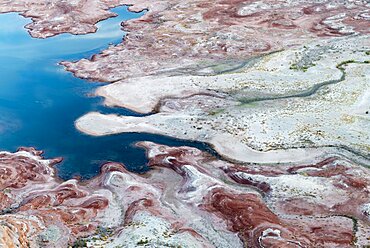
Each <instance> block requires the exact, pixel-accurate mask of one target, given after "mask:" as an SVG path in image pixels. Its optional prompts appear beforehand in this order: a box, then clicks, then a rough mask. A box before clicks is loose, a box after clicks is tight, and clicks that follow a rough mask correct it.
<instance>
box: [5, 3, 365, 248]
mask: <svg viewBox="0 0 370 248" xmlns="http://www.w3.org/2000/svg"><path fill="white" fill-rule="evenodd" d="M122 4H130V5H132V6H131V7H130V10H132V11H142V10H144V9H147V10H148V12H147V13H146V14H145V15H143V16H142V17H141V18H139V19H136V20H130V21H127V22H125V23H123V28H124V29H125V31H127V32H128V35H127V36H126V37H125V39H124V40H123V42H122V44H119V45H117V46H110V47H109V48H108V49H107V50H105V51H103V52H102V53H101V54H97V55H95V56H93V57H92V58H91V59H83V60H80V61H76V62H67V61H66V62H63V65H64V66H65V67H66V69H67V70H69V71H71V72H73V73H74V74H75V75H76V76H78V77H81V78H86V79H90V80H93V81H103V82H111V84H109V85H107V86H104V87H100V88H99V89H98V90H97V92H96V94H97V95H99V96H103V97H105V103H106V104H107V105H110V106H119V107H126V108H129V109H132V110H135V111H137V112H140V113H146V114H149V115H147V116H144V117H132V116H117V115H104V114H102V113H95V112H94V113H89V114H87V115H85V116H83V117H81V118H80V119H78V120H77V121H76V127H77V128H78V129H79V130H81V131H83V132H85V133H88V134H91V135H108V134H113V133H121V132H146V133H157V134H163V135H168V136H172V137H176V138H183V139H191V140H197V141H204V142H207V143H210V144H211V145H213V147H214V148H215V149H216V151H218V152H219V154H220V155H221V156H222V157H223V158H227V159H228V160H229V161H234V162H226V161H224V160H220V159H216V158H214V157H211V156H210V155H209V154H206V153H204V152H201V151H199V150H197V149H194V148H189V147H180V148H173V147H172V148H171V147H166V146H161V145H157V144H154V143H148V142H142V143H140V144H139V146H141V147H144V148H145V149H146V150H147V155H148V158H149V166H150V167H151V168H152V170H150V171H149V172H147V173H146V174H144V175H137V174H134V173H131V172H129V171H127V170H126V169H125V168H124V166H123V165H120V164H117V163H108V164H105V165H103V166H102V169H101V173H100V174H99V175H97V176H96V177H95V178H93V179H90V180H88V181H85V182H81V181H79V180H77V179H71V180H68V181H66V182H63V181H62V180H60V179H59V178H57V177H56V175H55V170H54V169H53V165H54V164H55V163H57V162H59V161H60V159H53V160H46V159H44V158H42V157H41V154H40V152H38V151H35V150H33V149H27V148H23V149H20V151H18V152H16V153H8V152H1V153H0V172H1V173H0V190H1V192H0V210H1V215H0V247H68V246H69V245H71V246H75V247H85V246H87V247H138V246H149V247H166V246H172V247H222V248H224V247H233V248H234V247H328V248H331V247H356V246H357V247H362V246H365V247H366V246H369V245H370V243H369V240H370V228H369V221H370V217H369V216H370V197H369V182H370V173H369V169H368V167H367V166H368V165H369V151H370V143H369V141H370V137H369V135H370V133H369V130H370V126H369V123H370V122H369V118H370V117H369V111H370V102H369V101H370V93H369V88H370V87H369V86H370V85H369V82H370V80H369V75H370V73H369V57H370V56H369V53H370V43H369V41H370V39H369V31H370V30H369V7H370V6H369V3H368V2H367V1H351V0H344V1H329V0H322V1H320V0H319V1H310V0H302V1H288V0H286V1H283V0H282V1H277V0H270V1H268V0H266V1H254V0H253V1H218V0H217V1H209V0H189V1H180V0H173V1H170V2H169V1H147V0H140V1H133V0H117V1H115V0H113V1H106V0H85V1H78V0H76V1H58V0H51V1H32V0H19V1H18V0H17V1H7V0H0V12H4V13H5V12H11V11H15V12H19V13H21V14H22V15H24V16H26V17H32V20H33V22H32V23H30V24H29V25H27V26H26V28H28V29H29V31H30V34H31V35H32V36H33V37H38V38H47V37H50V36H54V35H57V34H60V33H65V32H68V33H72V34H84V33H88V32H94V31H95V30H96V27H95V23H96V22H98V21H99V20H102V19H105V18H109V17H111V16H113V15H114V14H113V13H111V12H109V8H111V7H115V6H118V5H122ZM0 131H1V130H0ZM251 162H253V163H251Z"/></svg>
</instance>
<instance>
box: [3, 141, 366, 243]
mask: <svg viewBox="0 0 370 248" xmlns="http://www.w3.org/2000/svg"><path fill="white" fill-rule="evenodd" d="M139 145H140V146H142V147H144V148H145V149H147V154H148V158H149V166H151V167H152V170H151V171H150V172H148V173H147V174H146V175H144V176H140V175H136V174H133V173H130V172H128V171H127V170H126V169H125V168H124V167H123V166H122V165H120V164H117V163H107V164H105V165H104V166H102V169H101V173H100V174H99V175H98V176H96V177H95V178H92V179H90V180H88V181H85V182H83V183H81V182H79V181H78V180H76V179H71V180H68V181H66V182H62V181H61V180H60V179H58V178H56V177H55V175H54V173H55V172H54V169H53V168H52V167H51V165H52V164H54V163H56V162H58V161H60V159H54V160H44V159H43V158H42V157H41V156H40V154H41V153H40V152H37V151H35V150H34V149H22V150H21V151H19V152H17V153H6V152H1V153H0V171H3V172H4V173H3V174H2V177H1V184H0V186H1V192H0V199H1V200H2V201H1V205H0V207H1V208H0V210H1V215H0V244H1V245H3V246H6V247H12V246H13V247H28V246H35V247H39V246H47V247H50V246H53V245H56V246H58V247H66V246H67V245H68V244H70V245H71V244H73V243H74V242H75V241H77V240H83V241H84V242H90V243H89V244H90V245H91V246H94V245H98V244H101V243H99V242H103V243H104V244H111V245H120V244H123V243H127V244H128V246H135V245H137V244H138V243H140V244H141V243H148V244H151V245H153V246H156V245H157V246H158V245H160V244H163V242H165V243H168V244H172V245H183V246H196V247H239V246H242V244H241V243H240V241H239V240H238V239H236V237H235V236H232V233H235V234H238V237H239V238H240V240H241V241H242V242H243V243H244V245H248V247H352V246H353V244H354V242H355V240H356V235H362V236H363V235H367V233H368V232H369V229H368V228H366V227H367V226H368V224H369V217H368V216H369V214H368V212H369V211H368V207H367V206H368V203H369V199H370V198H369V192H368V188H369V186H368V182H369V171H368V169H365V168H362V167H360V166H357V165H355V164H353V163H351V162H349V161H346V160H343V159H341V158H330V159H326V160H324V161H322V162H320V163H315V164H312V165H299V166H294V165H274V166H268V165H249V166H241V165H236V164H232V163H228V162H225V161H221V160H217V159H215V158H214V157H212V156H210V155H209V154H207V153H205V152H202V151H200V150H198V149H195V148H190V147H172V148H171V147H167V146H162V145H156V144H154V143H149V142H143V143H140V144H139ZM15 181H17V183H14V182H15ZM312 189H313V190H312ZM352 219H355V220H357V221H358V223H359V225H358V227H357V229H356V228H355V226H354V225H355V224H354V222H353V220H352ZM101 228H103V230H108V229H107V228H109V230H110V231H109V232H108V233H107V231H105V234H104V233H103V234H102V233H101V232H102V231H99V230H102V229H101ZM104 228H105V229H104ZM140 235H141V236H140ZM92 237H94V238H92ZM216 237H217V238H216ZM357 238H358V236H357ZM364 240H365V239H361V243H359V244H358V245H365V244H366V243H365V242H366V241H364ZM95 242H98V243H95ZM129 244H130V245H129Z"/></svg>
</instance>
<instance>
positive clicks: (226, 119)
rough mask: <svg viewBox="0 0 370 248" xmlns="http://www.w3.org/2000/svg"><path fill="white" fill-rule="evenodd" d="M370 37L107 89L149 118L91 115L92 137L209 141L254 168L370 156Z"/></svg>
mask: <svg viewBox="0 0 370 248" xmlns="http://www.w3.org/2000/svg"><path fill="white" fill-rule="evenodd" d="M369 41H370V39H369V36H354V37H346V38H336V39H332V40H327V41H318V42H313V43H310V44H307V45H304V46H300V47H298V48H296V49H289V50H286V51H281V52H277V53H274V54H270V55H267V56H264V57H262V58H261V59H258V60H257V61H256V62H255V63H254V64H253V65H252V66H250V67H245V68H241V69H240V70H239V71H237V72H233V73H227V74H221V75H215V76H173V77H166V76H150V77H143V78H140V80H138V79H137V78H136V79H128V80H122V81H120V82H117V83H113V84H109V85H107V86H104V87H101V88H100V89H98V91H97V94H99V95H102V96H105V97H106V103H107V104H108V105H113V106H124V107H126V108H130V109H134V110H136V111H139V112H142V113H150V112H152V113H153V114H152V115H148V116H145V117H131V116H117V115H103V114H100V113H95V112H94V113H89V114H87V115H85V116H83V117H81V118H80V119H79V120H77V122H76V126H77V128H78V129H80V130H81V131H83V132H86V133H89V134H92V135H106V134H111V133H120V132H149V133H159V134H164V135H168V136H174V137H177V138H182V139H194V140H201V141H204V142H208V143H210V144H212V145H213V146H214V148H215V149H216V150H217V151H218V152H219V153H220V154H221V155H222V156H224V157H227V158H230V159H233V160H239V161H245V162H293V161H296V162H298V161H307V160H308V159H313V158H315V157H316V156H318V155H319V154H322V153H325V154H329V153H333V152H334V153H340V154H343V155H345V156H352V157H353V156H355V157H357V158H358V159H359V160H364V161H362V162H361V163H363V164H366V163H367V164H368V160H369V152H370V143H369V141H370V136H369V135H370V133H369V130H370V122H369V118H370V114H369V111H370V97H369V94H370V93H369V88H370V84H369V83H370V78H369V75H370V66H369V59H370V55H368V51H369V50H370V43H369Z"/></svg>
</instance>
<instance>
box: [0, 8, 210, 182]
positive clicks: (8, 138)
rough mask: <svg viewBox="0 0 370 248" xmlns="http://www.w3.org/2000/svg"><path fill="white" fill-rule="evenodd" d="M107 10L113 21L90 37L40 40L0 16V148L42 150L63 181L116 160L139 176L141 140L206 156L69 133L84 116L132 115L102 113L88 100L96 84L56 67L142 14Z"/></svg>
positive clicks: (98, 46) (107, 40)
mask: <svg viewBox="0 0 370 248" xmlns="http://www.w3.org/2000/svg"><path fill="white" fill-rule="evenodd" d="M113 11H114V12H115V13H117V14H118V17H115V18H111V19H108V20H105V21H102V22H100V23H98V27H99V29H98V32H97V33H95V34H88V35H77V36H74V35H69V34H63V35H58V36H56V37H52V38H48V39H45V40H42V39H34V38H31V37H30V36H29V34H28V33H27V31H26V30H25V29H24V28H23V26H24V25H26V24H27V23H28V22H29V20H28V19H25V18H23V17H21V16H19V15H17V14H15V13H9V14H2V15H0V150H9V151H14V150H16V149H17V148H18V147H20V146H32V147H35V148H37V149H39V150H43V151H45V156H46V157H50V158H52V157H56V156H62V157H64V161H63V163H61V164H60V165H58V167H57V169H58V173H59V176H61V177H62V178H64V179H67V178H71V177H73V176H82V177H83V178H89V177H91V176H94V175H96V173H97V172H98V171H99V168H100V166H101V164H102V163H104V162H106V161H117V162H123V163H124V164H125V165H126V167H127V168H128V169H130V170H132V171H136V172H144V171H146V170H147V167H146V162H147V160H146V158H145V153H144V150H142V149H140V148H137V147H135V146H134V145H133V144H134V143H136V142H138V141H143V140H147V141H154V142H157V143H161V144H167V145H171V146H180V145H190V146H195V147H198V148H200V149H202V150H209V151H211V150H210V149H209V147H208V146H207V145H206V144H202V143H197V142H191V141H181V140H176V139H171V138H168V137H164V136H159V135H149V134H135V133H133V134H121V135H112V136H105V137H92V136H88V135H85V134H82V133H80V132H78V131H77V130H76V129H75V127H74V121H75V120H76V119H77V118H79V117H80V116H82V115H83V114H85V113H87V112H89V111H99V112H103V113H107V112H109V113H118V114H123V115H135V113H134V112H131V111H128V110H125V109H117V108H115V109H109V108H106V107H104V106H103V105H102V99H100V98H92V97H88V95H89V93H91V92H93V90H94V89H95V87H97V86H98V85H101V84H98V83H89V82H87V81H84V80H81V79H78V78H75V77H74V76H73V75H72V74H71V73H68V72H65V71H64V70H63V67H61V66H59V65H58V62H60V61H61V60H77V59H82V58H88V57H90V56H91V55H93V54H95V53H97V52H99V51H101V50H103V49H105V48H107V46H108V45H109V44H117V43H119V42H120V41H121V39H122V37H123V35H124V33H123V31H122V30H121V28H120V23H121V22H122V21H123V20H127V19H131V18H136V17H138V16H140V15H142V14H143V13H131V12H128V11H127V8H126V7H118V8H115V9H113Z"/></svg>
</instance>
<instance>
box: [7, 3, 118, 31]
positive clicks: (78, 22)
mask: <svg viewBox="0 0 370 248" xmlns="http://www.w3.org/2000/svg"><path fill="white" fill-rule="evenodd" d="M121 2H122V1H121ZM121 4H122V3H120V0H88V1H86V0H68V1H60V0H52V1H39V0H17V1H13V0H0V13H6V12H19V13H20V14H21V15H23V16H24V17H31V18H32V22H31V23H30V24H28V25H26V28H27V29H29V33H30V34H31V35H32V36H33V37H35V38H47V37H51V36H54V35H57V34H61V33H71V34H86V33H92V32H95V31H96V29H97V27H96V26H95V24H96V23H97V22H98V21H101V20H104V19H107V18H109V17H113V16H116V14H115V13H113V12H110V11H109V9H110V8H113V7H117V6H119V5H121Z"/></svg>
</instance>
